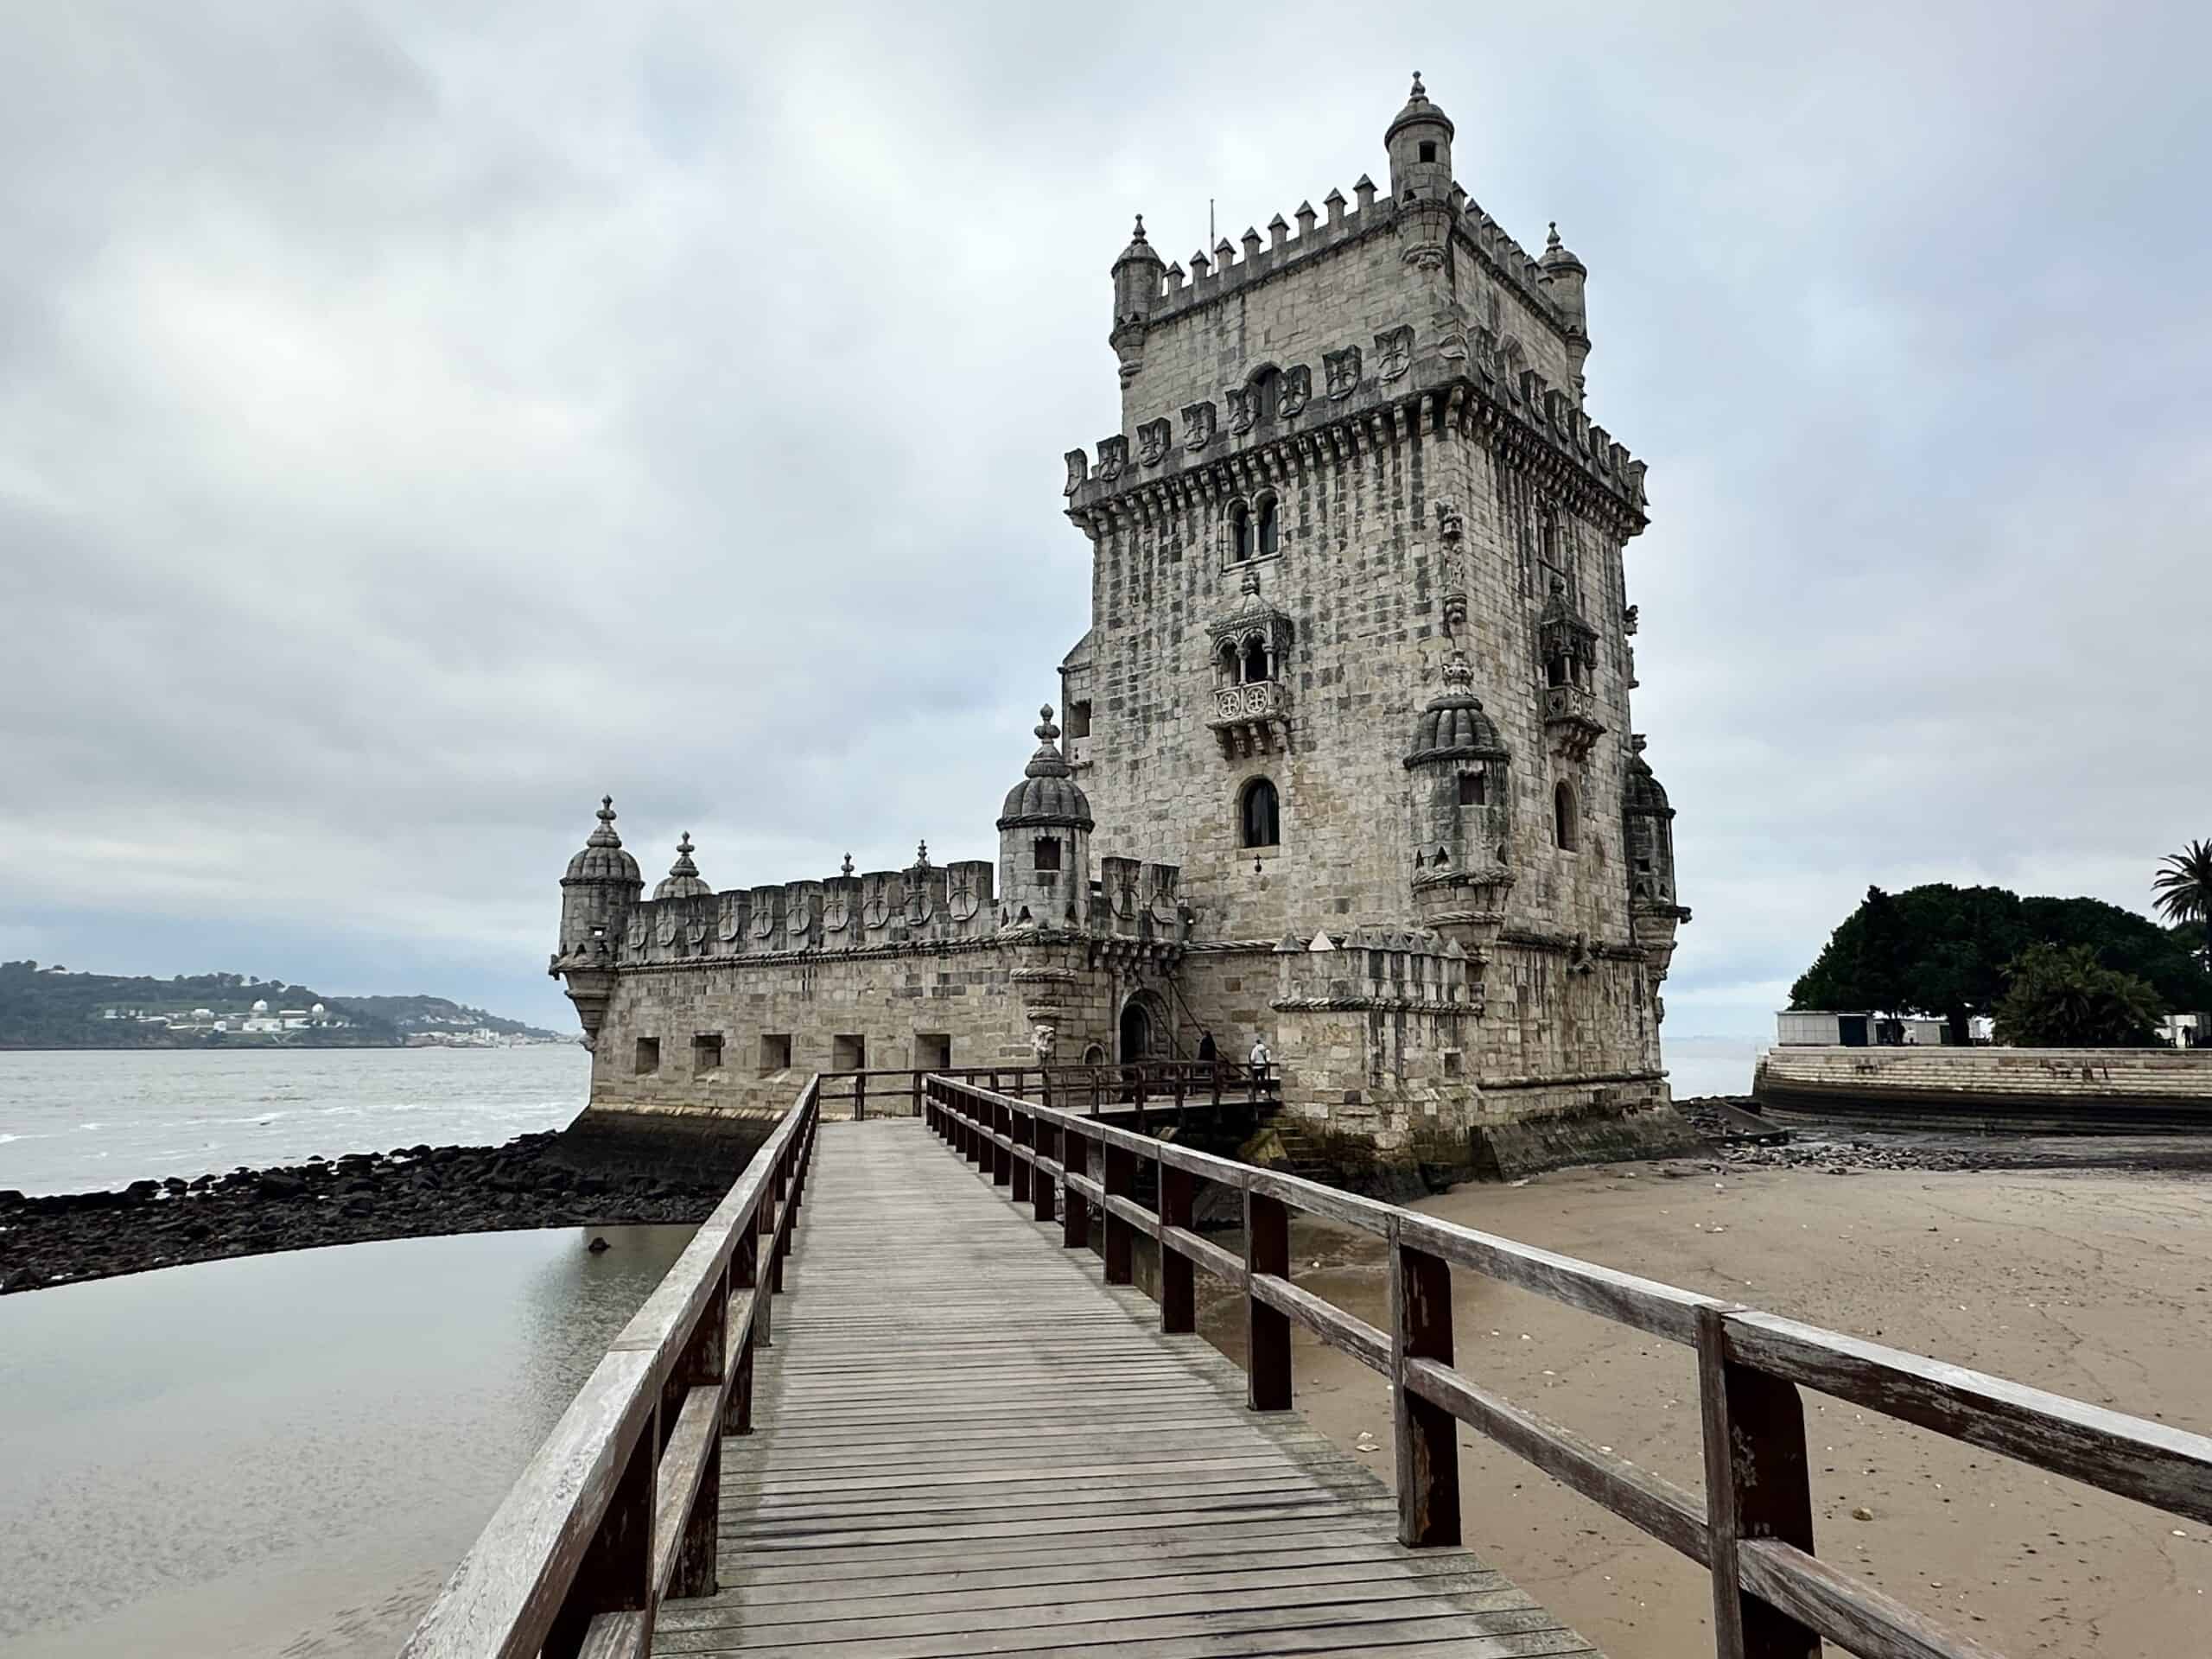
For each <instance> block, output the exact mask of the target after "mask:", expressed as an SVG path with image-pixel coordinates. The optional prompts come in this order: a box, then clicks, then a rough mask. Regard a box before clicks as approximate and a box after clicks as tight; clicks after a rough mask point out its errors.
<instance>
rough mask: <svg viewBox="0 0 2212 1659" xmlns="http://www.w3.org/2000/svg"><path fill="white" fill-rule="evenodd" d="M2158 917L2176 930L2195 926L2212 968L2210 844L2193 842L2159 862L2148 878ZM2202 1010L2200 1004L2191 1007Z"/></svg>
mask: <svg viewBox="0 0 2212 1659" xmlns="http://www.w3.org/2000/svg"><path fill="white" fill-rule="evenodd" d="M2151 887H2152V892H2153V893H2155V894H2156V895H2157V896H2156V898H2155V899H2154V900H2153V902H2154V903H2155V904H2156V905H2157V906H2158V914H2160V915H2161V916H2163V917H2164V918H2166V919H2167V920H2168V921H2170V922H2171V923H2173V924H2174V925H2176V926H2177V927H2178V926H2181V925H2183V924H2184V923H2188V922H2196V923H2200V924H2202V926H2203V929H2204V945H2203V950H2204V960H2205V965H2206V966H2207V967H2208V968H2212V842H2203V841H2192V842H2190V843H2189V845H2188V846H2186V847H2184V848H2183V849H2181V851H2179V852H2177V853H2168V854H2167V855H2165V857H2164V859H2163V860H2161V861H2160V868H2159V870H2158V874H2156V875H2154V876H2152V878H2151ZM2190 1006H2191V1007H2198V1008H2201V1007H2204V1006H2205V1005H2204V1004H2203V1003H2202V1002H2196V1003H2192V1004H2190Z"/></svg>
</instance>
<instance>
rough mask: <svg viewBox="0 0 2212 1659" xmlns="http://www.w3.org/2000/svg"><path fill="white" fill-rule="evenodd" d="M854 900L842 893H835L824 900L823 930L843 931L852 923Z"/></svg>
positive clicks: (830, 931) (828, 931)
mask: <svg viewBox="0 0 2212 1659" xmlns="http://www.w3.org/2000/svg"><path fill="white" fill-rule="evenodd" d="M852 919H853V901H852V900H851V899H849V898H847V897H846V896H845V895H844V894H843V893H831V894H829V897H827V898H825V899H823V901H822V931H823V932H824V933H842V932H843V931H845V929H846V928H847V927H849V925H851V923H852Z"/></svg>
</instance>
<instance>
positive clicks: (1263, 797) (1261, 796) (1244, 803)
mask: <svg viewBox="0 0 2212 1659" xmlns="http://www.w3.org/2000/svg"><path fill="white" fill-rule="evenodd" d="M1236 831H1237V842H1238V844H1239V845H1241V846H1244V847H1279V846H1281V844H1282V798H1281V797H1280V796H1279V795H1277V794H1276V793H1275V786H1274V783H1273V782H1272V781H1271V780H1270V779H1266V778H1255V779H1253V780H1252V781H1251V782H1250V783H1249V784H1247V785H1244V793H1243V798H1241V799H1239V800H1238V802H1237V804H1236Z"/></svg>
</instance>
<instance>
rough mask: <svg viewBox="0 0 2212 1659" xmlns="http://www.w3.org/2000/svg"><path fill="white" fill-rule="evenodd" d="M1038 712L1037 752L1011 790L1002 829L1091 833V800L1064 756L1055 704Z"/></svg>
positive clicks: (1002, 817)
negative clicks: (1031, 827) (1054, 716)
mask: <svg viewBox="0 0 2212 1659" xmlns="http://www.w3.org/2000/svg"><path fill="white" fill-rule="evenodd" d="M1037 712H1038V715H1039V721H1038V723H1037V728H1036V731H1037V753H1034V754H1033V755H1031V756H1030V757H1029V765H1028V766H1027V767H1026V768H1024V770H1023V772H1022V778H1021V781H1020V783H1018V784H1016V785H1014V787H1013V788H1012V789H1010V790H1008V791H1007V795H1006V804H1005V806H1004V807H1003V808H1001V810H1000V812H999V823H998V827H999V828H1000V829H1016V828H1019V827H1021V826H1024V825H1028V824H1052V825H1056V826H1059V827H1062V828H1066V829H1090V827H1091V817H1090V797H1088V796H1087V795H1085V794H1084V792H1083V791H1081V790H1080V789H1078V788H1077V787H1076V783H1075V776H1074V773H1073V772H1071V771H1070V769H1069V767H1068V763H1067V761H1066V760H1065V758H1064V757H1063V756H1062V755H1061V753H1060V747H1059V735H1060V728H1058V727H1057V726H1055V725H1053V724H1052V704H1051V703H1049V702H1048V703H1046V705H1045V706H1044V707H1043V708H1042V709H1039V710H1038V711H1037Z"/></svg>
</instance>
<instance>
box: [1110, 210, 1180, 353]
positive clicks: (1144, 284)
mask: <svg viewBox="0 0 2212 1659" xmlns="http://www.w3.org/2000/svg"><path fill="white" fill-rule="evenodd" d="M1165 272H1166V267H1165V266H1164V265H1162V264H1160V256H1159V255H1158V254H1156V253H1154V251H1152V244H1151V243H1149V242H1147V241H1146V240H1145V235H1144V215H1143V214H1142V213H1139V214H1138V215H1137V224H1136V229H1135V231H1133V232H1130V234H1129V245H1128V247H1126V248H1123V249H1122V257H1120V258H1118V259H1116V260H1115V261H1114V327H1113V330H1112V332H1111V333H1109V334H1108V335H1107V337H1106V338H1107V341H1108V343H1109V344H1110V345H1111V346H1113V348H1114V353H1115V355H1116V356H1117V357H1119V358H1120V359H1122V385H1124V386H1126V385H1128V384H1129V383H1130V382H1131V381H1133V380H1135V378H1137V372H1138V371H1139V370H1141V368H1143V367H1144V336H1145V330H1146V328H1147V326H1148V325H1149V324H1150V322H1151V321H1152V312H1153V308H1154V305H1156V304H1157V303H1158V302H1159V300H1160V283H1161V280H1162V277H1163V276H1164V275H1165Z"/></svg>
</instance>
